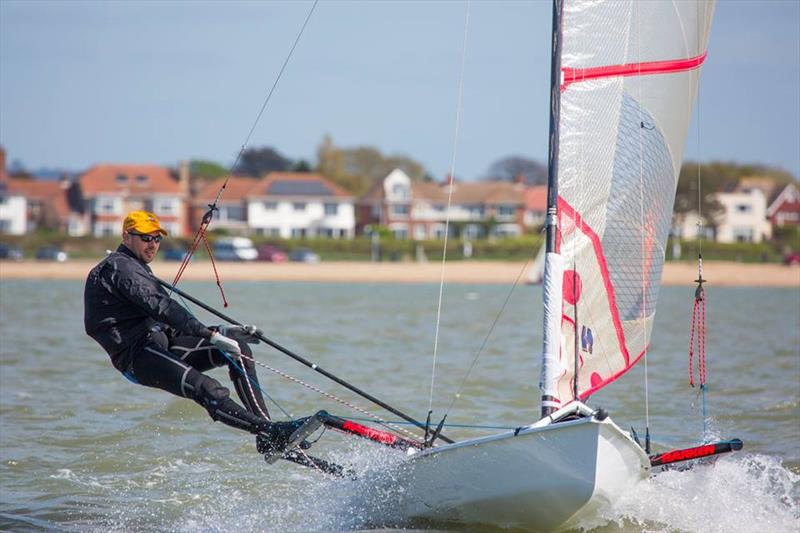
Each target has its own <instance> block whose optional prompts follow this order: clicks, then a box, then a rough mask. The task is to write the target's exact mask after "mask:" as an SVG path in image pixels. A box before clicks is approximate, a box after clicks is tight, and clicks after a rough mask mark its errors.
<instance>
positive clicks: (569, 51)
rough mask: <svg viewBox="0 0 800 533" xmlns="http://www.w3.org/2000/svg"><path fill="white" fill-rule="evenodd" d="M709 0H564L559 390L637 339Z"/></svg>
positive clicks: (653, 295)
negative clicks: (638, 0)
mask: <svg viewBox="0 0 800 533" xmlns="http://www.w3.org/2000/svg"><path fill="white" fill-rule="evenodd" d="M713 9H714V5H713V1H697V2H695V1H681V2H669V1H648V2H621V1H609V2H597V1H590V0H587V1H570V0H567V1H566V2H565V3H564V17H563V25H562V32H563V45H562V46H563V48H562V55H561V72H562V83H561V102H560V104H561V112H560V122H559V128H560V134H559V151H558V169H559V172H558V226H559V233H558V241H559V243H558V249H559V251H560V254H561V256H562V259H563V277H562V285H563V289H562V295H563V298H562V300H561V302H557V303H556V305H557V306H558V307H557V309H558V310H559V311H560V314H561V316H562V319H561V343H560V344H561V346H560V353H559V365H558V368H559V370H560V372H561V374H560V376H559V377H558V380H557V391H558V392H557V401H558V402H560V404H561V405H564V404H565V403H566V402H568V401H570V400H572V399H573V398H574V393H573V377H574V371H573V369H574V366H575V363H574V361H575V352H576V347H577V352H578V357H579V362H578V367H579V371H578V388H577V390H578V396H579V397H580V398H586V397H587V396H588V395H589V394H591V393H592V392H594V391H596V390H597V389H599V388H600V387H603V386H604V385H606V384H607V383H610V382H611V381H613V380H614V379H616V378H617V377H618V376H619V375H621V374H622V373H624V372H625V371H626V370H628V369H629V368H630V367H631V366H632V365H634V364H635V363H636V361H638V360H639V358H640V357H641V356H642V355H643V354H644V353H645V351H646V350H647V346H648V344H649V340H650V331H651V329H652V325H653V319H654V316H655V310H656V304H657V301H658V292H659V286H660V280H661V270H662V266H663V261H664V247H665V244H666V239H667V234H668V231H669V226H670V223H671V216H672V208H673V201H674V197H675V189H676V186H677V180H678V173H679V171H680V166H681V161H682V153H683V147H684V143H685V138H686V132H687V130H688V127H689V120H690V117H691V113H692V109H693V102H694V98H695V95H696V92H697V84H698V80H699V69H700V66H701V65H702V63H703V61H704V59H705V55H706V46H707V41H708V35H709V30H710V25H711V18H712V14H713Z"/></svg>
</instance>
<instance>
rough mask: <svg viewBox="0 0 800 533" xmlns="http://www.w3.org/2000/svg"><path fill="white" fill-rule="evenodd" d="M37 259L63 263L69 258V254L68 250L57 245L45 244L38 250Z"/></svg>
mask: <svg viewBox="0 0 800 533" xmlns="http://www.w3.org/2000/svg"><path fill="white" fill-rule="evenodd" d="M36 259H38V260H39V261H58V262H59V263H63V262H64V261H66V260H67V259H69V256H68V255H67V252H65V251H64V250H61V249H60V248H57V247H56V246H43V247H42V248H39V249H38V250H36Z"/></svg>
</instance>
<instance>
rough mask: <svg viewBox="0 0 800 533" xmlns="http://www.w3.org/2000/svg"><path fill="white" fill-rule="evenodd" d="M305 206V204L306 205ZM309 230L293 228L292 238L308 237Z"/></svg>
mask: <svg viewBox="0 0 800 533" xmlns="http://www.w3.org/2000/svg"><path fill="white" fill-rule="evenodd" d="M304 205H305V204H304ZM306 233H307V230H306V228H292V238H293V239H297V238H303V237H305V236H306Z"/></svg>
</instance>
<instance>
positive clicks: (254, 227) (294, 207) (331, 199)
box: [247, 172, 356, 239]
mask: <svg viewBox="0 0 800 533" xmlns="http://www.w3.org/2000/svg"><path fill="white" fill-rule="evenodd" d="M247 199H248V202H247V223H248V225H249V226H250V229H251V231H252V232H253V233H255V234H256V235H266V236H271V237H281V238H283V239H289V238H298V237H329V238H334V239H340V238H352V237H353V236H354V235H355V224H356V222H355V209H354V206H353V198H352V196H351V195H350V194H348V193H347V192H345V191H344V190H343V189H341V188H340V187H339V186H337V185H335V184H333V183H331V182H330V181H328V180H327V179H325V178H324V177H322V176H321V175H319V174H312V173H306V172H271V173H269V174H267V176H266V177H265V178H264V179H262V180H261V181H260V182H259V183H258V184H257V185H256V186H255V188H254V189H253V190H251V191H250V192H249V193H248V195H247Z"/></svg>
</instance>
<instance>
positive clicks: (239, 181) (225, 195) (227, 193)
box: [192, 176, 260, 204]
mask: <svg viewBox="0 0 800 533" xmlns="http://www.w3.org/2000/svg"><path fill="white" fill-rule="evenodd" d="M223 183H225V179H224V178H221V179H217V180H212V181H209V182H208V183H206V184H205V185H203V187H201V188H200V190H198V191H197V193H196V194H195V195H194V198H193V199H192V202H193V203H203V204H208V203H211V202H213V201H214V199H215V198H216V197H217V193H219V190H220V188H221V187H222V184H223ZM259 183H260V180H258V179H257V178H248V177H243V176H231V177H230V179H228V184H227V185H225V190H224V191H223V192H222V197H221V198H220V203H234V202H236V203H239V202H242V201H244V199H245V198H247V196H249V195H250V192H251V191H252V190H253V189H255V188H256V187H257V186H258V184H259Z"/></svg>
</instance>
